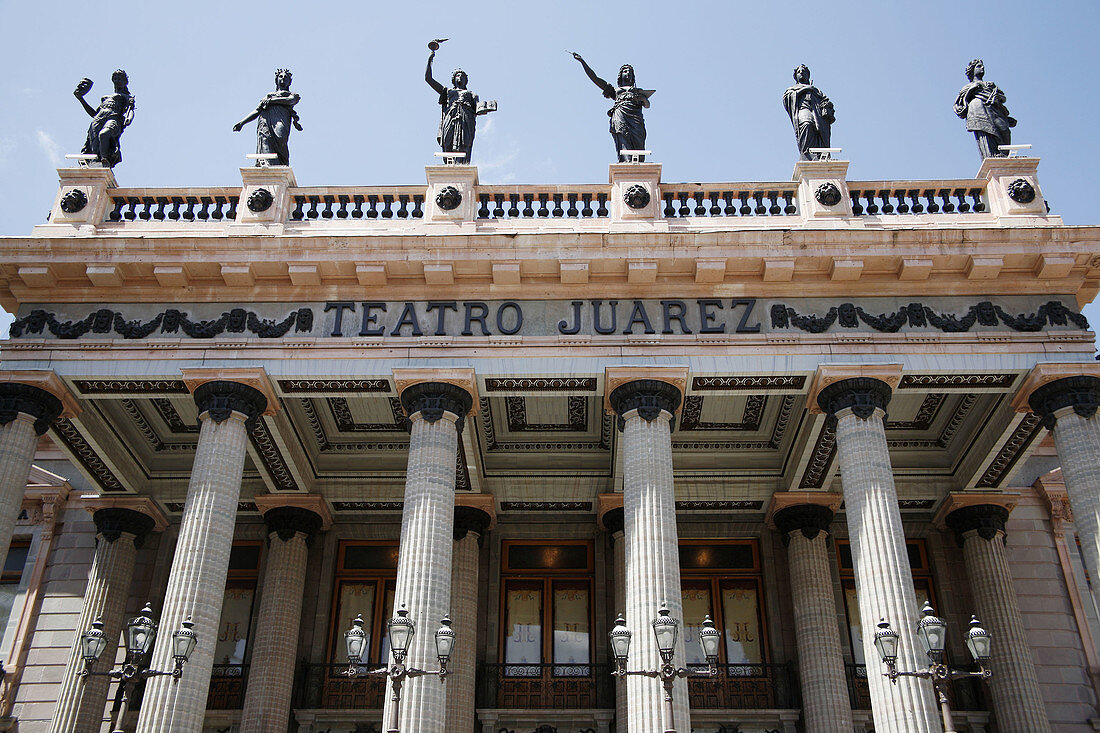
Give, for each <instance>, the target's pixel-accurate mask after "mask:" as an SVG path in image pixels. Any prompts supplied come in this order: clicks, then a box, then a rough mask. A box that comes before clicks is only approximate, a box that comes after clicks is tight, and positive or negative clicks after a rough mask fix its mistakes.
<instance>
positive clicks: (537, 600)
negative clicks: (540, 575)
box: [504, 581, 542, 677]
mask: <svg viewBox="0 0 1100 733" xmlns="http://www.w3.org/2000/svg"><path fill="white" fill-rule="evenodd" d="M504 602H505V607H504V635H505V636H504V663H505V664H506V665H515V666H508V667H505V670H504V673H505V674H506V675H508V676H511V677H539V676H541V670H540V669H539V668H538V666H533V667H532V666H526V667H525V666H522V665H539V664H541V663H542V582H541V581H540V582H536V583H531V582H522V581H520V582H517V581H512V582H509V583H508V585H507V590H506V591H505V597H504Z"/></svg>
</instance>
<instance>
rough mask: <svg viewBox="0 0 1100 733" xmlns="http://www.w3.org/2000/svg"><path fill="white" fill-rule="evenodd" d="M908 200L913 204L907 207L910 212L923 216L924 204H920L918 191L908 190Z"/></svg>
mask: <svg viewBox="0 0 1100 733" xmlns="http://www.w3.org/2000/svg"><path fill="white" fill-rule="evenodd" d="M909 199H910V200H911V201H912V202H913V203H912V206H910V207H909V210H910V211H912V212H913V213H914V214H923V213H924V204H922V203H921V202H920V191H913V190H910V191H909Z"/></svg>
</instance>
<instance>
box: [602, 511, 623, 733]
mask: <svg viewBox="0 0 1100 733" xmlns="http://www.w3.org/2000/svg"><path fill="white" fill-rule="evenodd" d="M603 521H604V526H606V527H607V528H608V530H609V531H610V532H611V548H612V550H611V551H612V558H611V562H612V564H613V566H614V572H613V574H612V577H613V585H614V588H613V592H614V594H615V613H622V612H623V611H624V610H625V608H626V536H625V535H624V534H623V522H624V518H623V510H622V508H618V509H612V510H611V511H610V512H608V513H607V514H605V515H604V520H603ZM628 721H629V714H628V712H627V703H626V681H625V680H624V679H622V678H621V677H616V678H615V729H616V730H619V731H622V733H626V731H627V730H628V725H629V722H628Z"/></svg>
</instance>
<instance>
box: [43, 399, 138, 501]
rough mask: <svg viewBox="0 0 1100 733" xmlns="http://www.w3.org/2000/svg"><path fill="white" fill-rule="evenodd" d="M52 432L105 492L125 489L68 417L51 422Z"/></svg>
mask: <svg viewBox="0 0 1100 733" xmlns="http://www.w3.org/2000/svg"><path fill="white" fill-rule="evenodd" d="M53 434H54V435H55V436H56V437H57V438H58V440H59V441H60V442H61V443H62V444H63V445H64V446H65V447H66V448H67V449H68V450H69V453H70V454H72V456H73V457H74V458H76V460H77V461H78V462H79V463H80V465H81V466H83V467H84V470H85V471H87V472H88V474H89V475H90V476H91V477H92V479H93V480H95V482H96V483H97V484H99V486H100V488H101V489H103V491H105V492H114V491H126V487H125V486H123V485H122V482H121V481H119V480H118V477H116V476H115V474H114V473H113V472H112V471H111V469H110V467H109V466H108V465H107V464H106V463H104V462H103V459H102V458H100V457H99V454H98V453H96V452H95V449H94V448H92V446H91V445H89V444H88V441H87V440H85V439H84V436H83V435H81V434H80V431H79V430H78V429H77V427H76V425H75V424H74V423H73V421H72V420H70V419H68V418H64V417H63V418H59V419H58V420H55V421H54V423H53Z"/></svg>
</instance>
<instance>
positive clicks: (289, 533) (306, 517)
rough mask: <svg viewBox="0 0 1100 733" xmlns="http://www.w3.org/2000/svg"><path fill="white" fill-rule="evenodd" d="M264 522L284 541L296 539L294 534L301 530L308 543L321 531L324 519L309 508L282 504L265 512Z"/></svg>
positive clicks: (271, 531)
mask: <svg viewBox="0 0 1100 733" xmlns="http://www.w3.org/2000/svg"><path fill="white" fill-rule="evenodd" d="M264 522H265V523H266V524H267V531H268V532H269V533H274V534H276V535H277V536H278V537H279V539H281V540H282V541H283V542H289V541H290V540H292V539H294V535H296V534H297V533H298V532H301V533H302V534H304V535H305V536H306V542H307V543H308V542H311V541H312V540H313V538H314V537H315V536H316V535H317V533H318V532H320V531H321V525H322V524H323V523H324V520H322V519H321V516H320V515H319V514H317V513H316V512H311V511H310V510H309V509H304V508H302V507H297V506H280V507H275V508H274V509H269V510H267V511H266V512H264Z"/></svg>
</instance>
